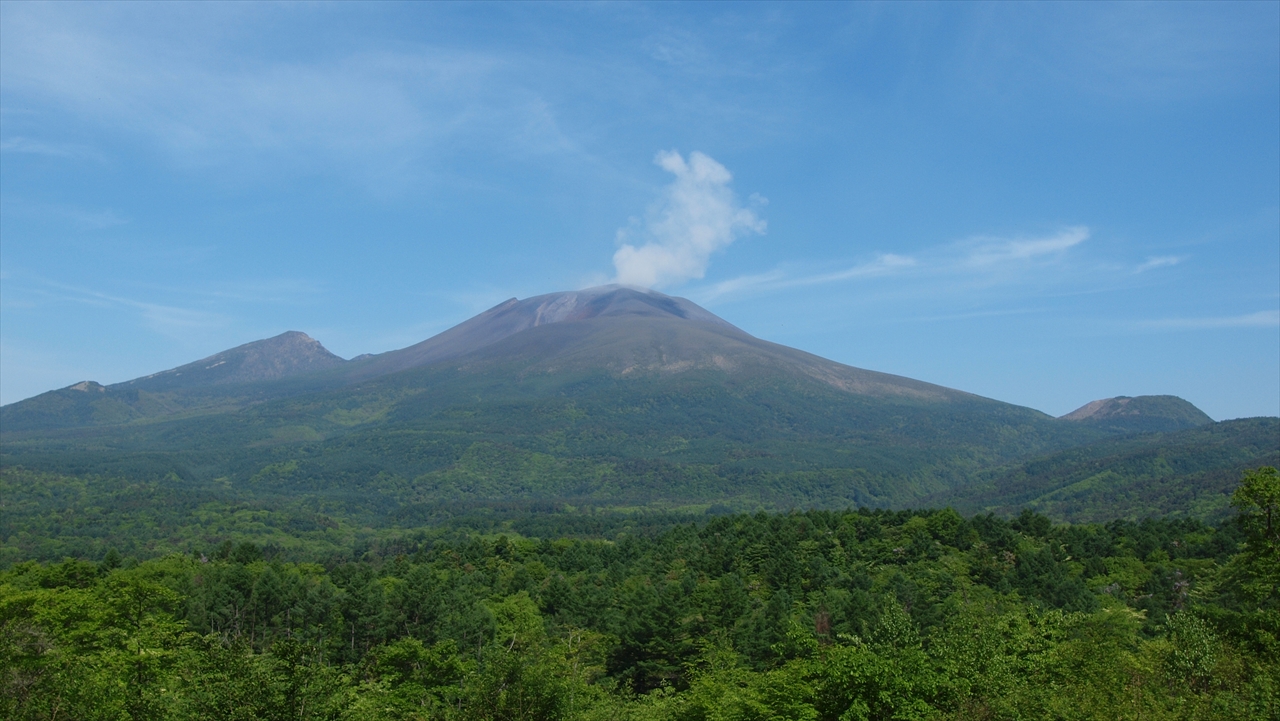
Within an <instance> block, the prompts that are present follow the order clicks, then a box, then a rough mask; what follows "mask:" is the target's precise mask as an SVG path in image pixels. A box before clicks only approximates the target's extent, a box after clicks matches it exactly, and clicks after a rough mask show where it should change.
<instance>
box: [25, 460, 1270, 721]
mask: <svg viewBox="0 0 1280 721" xmlns="http://www.w3.org/2000/svg"><path fill="white" fill-rule="evenodd" d="M1278 485H1280V481H1277V478H1276V475H1275V472H1274V471H1273V470H1271V469H1263V470H1261V471H1257V472H1254V473H1251V474H1249V476H1248V478H1247V479H1246V482H1245V484H1244V485H1243V486H1242V487H1241V489H1240V491H1238V492H1237V494H1236V499H1237V505H1238V507H1239V509H1240V514H1241V515H1240V518H1239V520H1237V521H1236V522H1233V523H1230V524H1225V525H1223V526H1221V527H1216V528H1215V527H1211V526H1207V525H1204V524H1201V523H1199V522H1197V521H1194V520H1187V519H1182V520H1148V521H1143V522H1140V523H1132V522H1114V523H1109V524H1105V525H1082V526H1062V525H1054V524H1052V523H1051V522H1050V521H1049V520H1048V519H1047V518H1045V517H1043V516H1038V515H1035V514H1032V513H1024V514H1023V515H1021V516H1019V517H1018V518H1016V519H1013V520H1002V519H1000V518H997V517H993V516H975V517H973V518H968V519H966V518H962V517H961V516H959V515H958V514H956V513H955V512H953V511H950V510H942V511H902V512H890V511H869V510H859V511H849V512H821V511H812V512H807V513H793V514H780V515H768V514H757V515H736V516H722V517H716V518H712V519H709V520H707V521H706V522H703V523H699V524H683V525H678V526H676V527H673V528H670V529H669V530H667V531H665V532H663V533H659V534H654V535H644V534H628V533H622V534H619V535H618V536H617V537H615V538H612V539H608V540H604V539H597V540H587V539H582V538H554V537H551V536H548V537H546V538H543V539H533V538H529V537H524V536H519V535H498V536H493V535H479V534H471V535H467V536H460V535H454V536H450V537H436V538H428V539H424V540H420V541H411V540H406V539H403V538H402V539H399V540H397V541H394V542H384V543H381V544H379V543H374V544H366V545H364V546H362V547H361V548H359V549H352V550H351V552H349V553H348V554H347V556H346V557H345V558H338V557H335V558H333V559H331V560H330V561H329V562H328V563H326V564H312V563H298V562H285V561H282V560H279V558H275V559H269V558H266V557H265V556H264V552H263V549H262V548H260V547H258V546H256V545H254V544H252V543H232V542H230V541H227V542H224V543H221V544H218V545H216V546H213V547H209V548H206V549H203V550H200V551H197V552H194V553H188V554H174V555H170V556H167V557H163V558H157V559H152V560H148V561H144V562H142V563H136V562H134V561H133V560H132V559H122V558H121V557H120V554H118V553H115V552H109V553H108V554H106V556H105V557H103V558H101V559H98V560H96V561H93V562H91V561H88V560H76V559H69V560H65V561H63V562H61V563H39V562H26V563H20V564H17V565H14V566H12V567H11V568H9V569H8V570H7V571H5V572H4V573H3V574H0V685H2V686H3V687H2V688H0V715H2V716H4V717H5V718H13V719H58V718H76V719H169V718H173V719H277V718H279V719H286V718H287V719H437V718H438V719H561V718H563V719H569V718H575V719H576V718H581V719H593V718H601V719H606V718H607V719H769V718H787V719H793V718H794V719H832V720H835V719H1022V718H1035V719H1041V718H1061V719H1077V718H1078V719H1093V718H1097V719H1103V718H1105V719H1119V718H1135V719H1136V718H1166V719H1181V718H1186V719H1201V718H1203V719H1209V718H1213V719H1235V718H1239V719H1272V718H1276V717H1277V714H1278V713H1280V683H1278V682H1277V677H1278V676H1280V655H1278V654H1280V644H1278V643H1277V639H1278V638H1280V594H1278V592H1277V584H1278V583H1280V572H1278V570H1277V567H1278V566H1280V561H1278V560H1277V559H1278V558H1280V542H1278V541H1277V527H1276V526H1277V525H1280V523H1277V521H1280V518H1277V517H1276V515H1275V512H1276V507H1277V505H1280V490H1277V486H1278ZM1268 513H1270V514H1271V515H1270V516H1269V515H1268Z"/></svg>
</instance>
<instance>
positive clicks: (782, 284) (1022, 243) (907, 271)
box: [693, 226, 1090, 302]
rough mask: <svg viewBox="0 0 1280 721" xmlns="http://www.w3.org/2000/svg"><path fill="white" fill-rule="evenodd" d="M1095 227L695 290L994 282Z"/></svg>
mask: <svg viewBox="0 0 1280 721" xmlns="http://www.w3.org/2000/svg"><path fill="white" fill-rule="evenodd" d="M1089 236H1090V230H1089V228H1087V227H1085V226H1073V227H1069V228H1064V229H1062V230H1060V231H1058V232H1056V233H1053V234H1051V235H1047V236H1039V237H1034V236H1030V237H1028V236H1019V237H1014V238H997V237H992V236H979V237H974V238H968V239H966V240H962V241H960V242H957V243H950V244H946V245H940V246H935V247H933V248H926V249H925V250H923V251H921V252H919V253H917V254H915V255H902V254H896V253H881V254H878V255H876V256H875V257H874V258H872V259H870V260H867V261H864V262H861V263H856V264H854V265H852V266H849V267H846V268H843V269H841V270H835V271H821V272H813V271H810V272H797V271H795V270H794V269H787V268H776V269H774V270H771V271H768V272H765V273H757V274H751V275H744V276H739V277H737V278H731V279H729V280H724V281H720V282H718V283H715V284H713V285H712V286H710V287H709V288H701V289H697V290H695V291H694V293H693V295H695V296H696V297H698V298H699V299H700V300H702V301H704V302H709V301H712V300H715V299H717V298H721V297H725V296H734V295H750V294H754V293H763V292H771V291H777V290H784V289H787V288H796V287H802V286H812V285H823V284H827V283H838V282H842V281H851V280H864V279H873V278H881V277H898V276H907V275H912V276H921V277H923V276H930V277H936V276H951V277H954V278H970V279H981V280H984V281H986V282H991V280H992V279H993V278H996V279H999V278H1000V277H1001V275H1002V274H1005V273H1007V272H1008V271H1011V270H1019V269H1024V270H1025V269H1026V268H1027V267H1028V266H1037V267H1043V266H1049V265H1053V264H1055V263H1058V262H1061V261H1062V260H1063V258H1064V255H1065V254H1066V253H1067V251H1069V250H1070V249H1072V248H1074V247H1076V246H1078V245H1080V244H1081V243H1083V242H1085V241H1086V240H1088V238H1089Z"/></svg>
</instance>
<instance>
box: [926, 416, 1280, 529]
mask: <svg viewBox="0 0 1280 721" xmlns="http://www.w3.org/2000/svg"><path fill="white" fill-rule="evenodd" d="M1259 466H1280V419H1276V418H1244V419H1239V420H1232V421H1223V422H1221V423H1211V424H1208V425H1203V426H1198V427H1196V428H1192V429H1188V430H1182V431H1176V432H1173V433H1149V434H1140V435H1132V436H1126V437H1123V438H1114V439H1106V440H1102V441H1098V442H1096V443H1092V444H1088V445H1085V446H1081V447H1078V448H1072V449H1069V450H1065V451H1060V452H1058V453H1053V454H1049V455H1046V456H1041V457H1037V458H1034V459H1031V460H1027V461H1023V462H1020V463H1017V464H1014V465H1012V466H1011V467H1008V468H1004V469H1000V470H998V471H993V472H990V473H988V474H986V476H987V478H986V480H982V481H979V482H978V483H975V484H974V485H971V486H968V487H965V488H961V489H957V490H954V491H949V492H946V493H942V494H938V495H935V496H932V497H930V498H927V499H925V500H924V503H926V504H931V505H951V506H953V507H954V508H956V509H957V510H959V511H961V512H964V513H975V512H995V513H997V514H1002V515H1008V514H1013V513H1017V512H1018V510H1019V509H1021V508H1031V509H1034V510H1036V511H1038V512H1040V513H1043V514H1045V515H1047V516H1050V517H1052V518H1056V519H1061V520H1069V521H1072V522H1102V521H1106V520H1111V519H1115V518H1130V519H1137V518H1144V517H1147V516H1163V515H1186V516H1193V517H1197V518H1202V519H1211V520H1218V519H1221V518H1223V517H1225V516H1226V515H1227V514H1228V513H1229V510H1230V509H1229V507H1228V501H1229V498H1230V495H1231V491H1232V490H1233V489H1234V488H1235V487H1236V485H1237V484H1238V483H1239V481H1240V475H1241V473H1242V472H1243V471H1244V470H1246V469H1250V468H1257V467H1259Z"/></svg>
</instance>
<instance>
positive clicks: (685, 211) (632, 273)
mask: <svg viewBox="0 0 1280 721" xmlns="http://www.w3.org/2000/svg"><path fill="white" fill-rule="evenodd" d="M654 162H655V163H657V164H658V165H659V166H661V167H662V168H663V169H664V170H666V171H667V172H669V173H671V174H672V175H674V176H675V180H674V181H673V182H672V183H671V185H669V186H667V188H666V189H665V190H664V192H663V196H662V199H661V200H660V201H659V202H658V204H657V205H655V206H654V207H653V208H651V209H650V211H649V217H648V219H647V220H646V222H645V223H644V224H643V226H639V224H638V223H637V226H639V227H632V228H623V229H621V230H619V231H618V242H619V243H621V247H620V248H618V250H617V252H616V253H614V255H613V265H614V268H615V269H616V270H617V275H616V276H615V278H614V282H617V283H622V284H624V285H638V286H643V287H646V288H655V287H662V286H670V285H675V284H678V283H682V282H684V281H687V280H690V279H693V278H701V277H703V275H704V274H705V273H706V270H707V264H708V263H710V261H711V256H712V254H713V253H715V252H716V251H719V250H723V249H724V248H727V247H728V246H729V244H731V243H732V242H733V241H734V240H735V239H737V238H739V237H741V236H743V235H746V234H748V233H763V232H764V231H765V222H764V221H763V220H761V219H760V218H759V217H757V216H756V214H755V211H753V210H752V209H750V208H746V207H744V206H742V205H741V204H740V203H739V202H738V199H737V197H736V196H735V195H734V193H733V190H732V189H730V187H729V182H730V181H732V180H733V176H732V175H731V174H730V173H729V171H728V170H727V169H725V167H724V166H723V165H721V164H720V163H717V162H716V161H715V160H712V159H711V158H710V157H708V156H707V155H704V154H702V153H699V152H693V153H690V154H689V159H688V161H686V160H685V159H684V157H683V156H681V155H680V154H679V153H677V152H675V151H669V152H661V153H658V157H657V158H655V159H654ZM752 200H753V204H754V205H756V206H759V205H763V204H764V202H765V201H764V199H763V198H760V197H759V196H753V198H752ZM633 237H638V238H639V239H641V240H643V245H640V246H638V247H637V246H636V245H633V244H632V243H630V242H627V241H630V240H631V239H632V238H633Z"/></svg>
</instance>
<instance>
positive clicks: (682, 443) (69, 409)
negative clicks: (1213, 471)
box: [0, 286, 1198, 511]
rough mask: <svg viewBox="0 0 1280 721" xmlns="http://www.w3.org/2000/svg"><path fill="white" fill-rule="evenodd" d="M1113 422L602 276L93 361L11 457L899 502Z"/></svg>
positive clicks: (1070, 442) (404, 488)
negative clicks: (767, 330) (122, 374)
mask: <svg viewBox="0 0 1280 721" xmlns="http://www.w3.org/2000/svg"><path fill="white" fill-rule="evenodd" d="M1162 403H1163V406H1162V407H1164V406H1170V403H1171V402H1169V401H1167V400H1165V401H1162ZM1180 403H1183V404H1185V401H1180ZM1129 405H1132V404H1129ZM1138 405H1142V406H1144V407H1145V405H1151V404H1150V403H1148V402H1146V401H1142V402H1140V403H1139V404H1138ZM1173 405H1177V404H1173ZM1186 406H1187V407H1190V408H1192V409H1194V407H1193V406H1190V404H1186ZM1170 407H1172V406H1170ZM1178 407H1179V408H1181V409H1182V410H1183V411H1185V408H1182V406H1178ZM1136 408H1137V406H1134V409H1136ZM1196 412H1197V413H1198V411H1196ZM1093 415H1097V414H1096V413H1095V414H1093ZM1104 415H1105V414H1104ZM1114 415H1115V414H1114V413H1112V414H1111V416H1114ZM1147 415H1150V412H1147ZM1165 415H1168V414H1167V413H1166V414H1165ZM1184 416H1185V417H1186V418H1187V419H1188V420H1187V421H1184V422H1192V421H1191V420H1190V419H1193V418H1194V419H1195V421H1198V418H1195V414H1194V413H1191V412H1186V413H1184ZM1090 417H1092V416H1090ZM1097 420H1098V419H1097V418H1095V419H1094V421H1082V420H1080V419H1074V416H1072V417H1071V418H1067V419H1055V418H1052V417H1050V416H1048V415H1046V414H1044V413H1041V412H1039V411H1036V410H1033V409H1030V408H1024V407H1020V406H1016V405H1012V404H1008V403H1002V402H1000V401H996V400H992V399H989V398H983V397H980V396H976V395H973V394H970V393H965V392H963V391H959V390H954V389H950V388H945V387H942V386H938V385H934V384H930V383H926V382H923V381H918V380H913V379H910V378H904V377H902V376H896V375H892V374H888V373H882V372H877V371H871V370H864V369H859V368H854V367H851V366H847V365H843V364H840V363H836V362H834V361H830V360H827V359H824V358H820V357H818V356H815V355H812V354H809V353H805V352H803V351H800V350H797V349H794V348H789V347H786V346H782V345H778V344H776V343H770V342H768V341H765V340H761V339H759V338H756V337H754V336H752V335H750V334H748V333H746V332H744V331H742V330H741V329H739V328H737V327H735V326H733V325H732V324H731V323H728V322H727V321H725V320H723V319H721V318H719V317H717V316H716V315H714V314H712V313H711V312H709V311H707V310H705V309H703V308H701V307H699V306H698V305H696V304H694V303H692V302H690V301H688V300H686V299H683V298H677V297H672V296H668V295H664V294H662V293H658V292H655V291H651V290H643V289H637V288H630V287H624V286H603V287H599V288H590V289H587V290H581V291H571V292H562V293H551V294H547V295H541V296H537V297H533V298H528V299H525V300H518V299H515V298H513V299H510V300H507V301H505V302H503V303H500V304H498V305H496V306H494V307H493V308H490V309H489V310H487V311H485V312H483V313H480V314H479V315H477V316H475V317H473V318H471V319H469V320H467V321H465V322H463V323H461V324H459V325H457V326H454V327H453V328H450V329H449V330H446V331H444V332H443V333H440V334H438V335H436V336H434V337H432V338H429V339H427V340H424V341H422V342H421V343H417V344H415V345H412V346H409V347H407V348H403V349H400V350H395V351H390V352H387V353H381V354H377V355H365V356H359V357H357V358H354V359H351V360H343V359H341V358H338V357H337V356H335V355H333V354H332V353H330V352H329V351H327V350H326V349H324V347H323V346H322V345H321V344H320V343H319V342H317V341H315V340H314V339H312V338H310V337H308V336H306V335H305V334H302V333H298V332H290V333H285V334H283V335H280V336H276V337H275V338H270V339H266V340H263V341H257V342H254V343H248V344H246V345H243V346H239V347H237V348H234V349H231V350H228V351H224V352H223V353H219V354H216V355H214V356H210V357H209V358H206V359H203V360H200V361H197V362H195V363H191V364H188V365H185V366H181V367H179V368H175V369H172V370H169V371H163V372H160V373H156V374H153V375H150V376H146V377H144V378H139V379H135V380H132V381H127V382H124V383H117V384H113V385H105V386H104V385H100V384H97V383H93V382H90V381H85V382H82V383H77V384H75V385H73V386H69V387H67V388H63V389H61V390H57V391H51V392H49V393H45V394H42V395H40V396H36V397H34V398H31V399H28V400H25V401H21V402H19V403H15V404H12V405H9V406H5V407H4V408H2V409H0V431H2V433H3V436H2V437H3V441H4V445H3V456H0V457H2V458H3V460H4V462H5V463H6V464H10V465H12V464H21V465H24V466H27V467H34V468H44V469H48V470H54V471H60V472H72V471H74V472H83V471H84V470H85V469H93V470H95V471H97V472H101V471H102V470H103V469H112V471H113V472H120V473H127V474H132V475H138V476H153V477H154V476H157V475H159V476H162V477H165V478H178V479H183V480H184V482H190V483H197V484H198V483H209V482H214V481H217V482H219V483H224V484H225V483H230V484H232V486H233V487H240V488H244V489H250V491H251V492H252V493H262V492H271V493H280V494H285V495H296V494H299V493H301V494H304V495H305V494H312V495H315V494H320V495H321V496H324V495H329V496H341V497H344V498H346V499H347V502H350V503H355V504H373V506H375V507H377V508H380V509H383V511H385V510H386V509H401V510H403V509H405V508H411V507H417V506H420V505H422V504H428V505H429V504H432V503H444V502H458V503H462V502H466V503H472V502H481V503H485V502H499V501H501V502H513V501H522V502H523V501H529V502H532V501H545V500H564V499H571V500H574V501H575V502H579V501H582V500H584V499H585V500H587V501H589V502H592V503H611V504H634V503H639V504H652V503H668V504H681V503H694V502H705V501H708V500H715V501H717V502H720V501H724V502H728V503H731V504H736V505H737V506H745V507H763V506H769V507H778V506H782V507H786V506H794V505H841V504H843V505H850V504H854V505H866V504H871V505H901V504H907V503H910V502H911V501H913V500H915V499H919V498H922V497H924V496H926V495H929V494H938V493H944V492H947V491H949V490H951V489H955V488H958V487H961V486H964V485H966V484H968V483H970V482H972V480H973V479H974V478H975V477H977V475H978V474H981V473H983V472H984V471H985V470H986V469H992V468H996V467H999V466H1000V465H1001V464H1005V463H1009V462H1012V461H1015V460H1018V459H1026V458H1028V457H1033V456H1036V455H1038V454H1044V453H1051V452H1056V451H1061V450H1063V449H1067V448H1071V447H1075V446H1080V445H1082V444H1087V443H1090V442H1094V441H1097V440H1099V439H1102V438H1106V437H1109V436H1112V435H1115V434H1116V433H1119V432H1124V431H1128V430H1129V426H1128V425H1125V424H1123V423H1121V424H1117V423H1114V422H1108V423H1099V422H1096V421H1097ZM1130 425H1132V424H1130ZM282 469H285V470H282ZM250 491H246V492H250Z"/></svg>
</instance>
